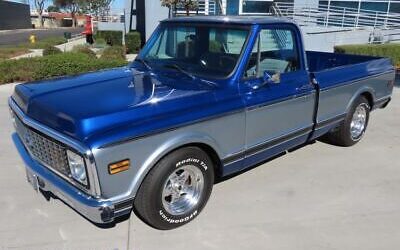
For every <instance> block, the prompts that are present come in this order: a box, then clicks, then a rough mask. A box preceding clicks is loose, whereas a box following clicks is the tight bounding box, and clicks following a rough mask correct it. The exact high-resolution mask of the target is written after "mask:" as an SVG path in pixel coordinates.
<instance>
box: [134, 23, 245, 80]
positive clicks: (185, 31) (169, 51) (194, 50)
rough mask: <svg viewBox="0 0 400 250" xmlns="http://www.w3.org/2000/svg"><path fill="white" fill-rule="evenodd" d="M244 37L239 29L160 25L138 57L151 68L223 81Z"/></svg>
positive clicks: (235, 62) (229, 70)
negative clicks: (166, 69) (155, 35)
mask: <svg viewBox="0 0 400 250" xmlns="http://www.w3.org/2000/svg"><path fill="white" fill-rule="evenodd" d="M248 33H249V30H248V29H243V28H239V27H233V28H231V27H226V26H216V25H213V26H207V25H195V24H194V25H185V24H164V25H162V26H161V27H160V30H159V32H158V33H157V37H156V38H155V42H153V43H151V44H149V45H148V46H149V48H144V49H143V53H142V54H141V55H140V56H141V59H142V60H143V61H145V62H146V63H148V64H149V65H150V66H151V67H153V66H160V67H165V68H169V69H176V70H177V71H180V72H184V73H185V74H186V75H190V74H191V75H200V76H205V77H210V78H223V77H227V76H228V75H229V74H230V73H231V72H232V71H233V69H234V68H235V66H236V64H237V62H238V60H239V57H240V54H241V53H242V49H243V47H244V44H245V42H246V39H247V36H248Z"/></svg>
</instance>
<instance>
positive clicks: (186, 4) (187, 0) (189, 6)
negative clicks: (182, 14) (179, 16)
mask: <svg viewBox="0 0 400 250" xmlns="http://www.w3.org/2000/svg"><path fill="white" fill-rule="evenodd" d="M180 5H181V6H182V7H183V8H184V9H185V10H186V15H187V16H189V12H190V11H191V10H197V8H198V6H199V4H198V2H197V0H180Z"/></svg>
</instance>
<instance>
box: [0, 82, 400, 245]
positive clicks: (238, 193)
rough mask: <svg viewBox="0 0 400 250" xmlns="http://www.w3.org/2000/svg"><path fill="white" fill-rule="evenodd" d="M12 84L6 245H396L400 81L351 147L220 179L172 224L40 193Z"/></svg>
mask: <svg viewBox="0 0 400 250" xmlns="http://www.w3.org/2000/svg"><path fill="white" fill-rule="evenodd" d="M11 92H12V85H5V86H0V128H1V129H0V138H1V139H0V163H1V166H0V169H1V171H2V173H1V174H0V197H1V199H0V249H24V250H25V249H38V250H39V249H40V250H43V249H96V250H97V249H110V250H115V249H127V248H128V245H129V249H140V250H164V249H165V250H168V249H171V250H172V249H174V250H183V249H190V250H197V249H198V250H200V249H201V250H204V249H229V250H236V249H238V250H243V249H252V250H255V249H268V250H269V249H278V250H291V249H294V250H303V249H304V250H314V249H315V250H321V249H322V250H324V249H326V250H334V249H337V250H343V249H346V250H347V249H360V250H369V249H371V250H372V249H374V250H375V249H379V250H386V249H387V250H396V249H399V246H400V195H399V193H400V161H399V159H398V155H399V150H400V132H399V128H400V118H399V117H400V89H399V88H397V89H396V90H395V93H394V98H393V101H392V103H390V105H389V106H388V108H386V109H384V110H377V111H376V112H373V113H372V115H371V120H370V124H369V128H368V131H367V133H366V135H365V137H364V138H363V140H362V141H361V142H360V143H358V144H357V145H355V146H354V147H350V148H341V147H335V146H331V145H329V144H325V143H322V142H316V143H315V144H312V145H308V146H306V147H303V148H301V149H299V150H297V151H294V152H292V153H290V154H287V155H285V156H282V157H280V158H277V159H275V160H272V161H270V162H268V163H266V164H263V165H261V166H259V167H257V168H254V169H252V170H250V171H247V172H245V173H243V174H241V175H238V176H236V177H233V178H231V179H229V180H226V181H224V182H221V183H219V184H217V185H215V187H214V190H213V193H212V195H211V198H210V200H209V203H208V205H207V206H206V208H205V209H204V211H203V212H202V213H201V214H200V215H199V216H198V217H197V218H196V220H194V221H193V222H191V223H190V224H188V225H185V226H183V227H181V228H178V229H176V230H172V231H158V230H155V229H152V228H150V227H149V226H147V225H145V224H144V223H142V222H141V221H140V220H139V219H138V218H137V217H136V216H134V215H132V216H131V217H130V219H128V220H124V221H122V222H120V223H117V224H116V225H115V226H114V227H111V228H99V227H97V226H95V225H93V224H92V223H90V222H89V221H87V220H85V219H84V218H83V217H82V216H80V215H79V214H77V213H76V212H74V211H73V210H72V209H71V208H70V207H68V206H66V205H65V204H64V203H62V202H61V201H59V200H57V199H50V201H47V200H46V199H45V198H44V197H43V196H42V195H41V194H40V193H39V194H38V193H36V192H35V191H34V190H33V189H32V188H31V187H30V185H29V184H28V183H27V182H26V180H25V171H24V166H23V163H22V160H21V159H20V158H19V156H18V154H17V152H16V150H15V148H14V146H13V143H12V141H11V134H12V133H13V128H12V124H11V122H10V119H9V114H8V108H7V97H8V96H9V95H10V94H11ZM266 125H267V124H266Z"/></svg>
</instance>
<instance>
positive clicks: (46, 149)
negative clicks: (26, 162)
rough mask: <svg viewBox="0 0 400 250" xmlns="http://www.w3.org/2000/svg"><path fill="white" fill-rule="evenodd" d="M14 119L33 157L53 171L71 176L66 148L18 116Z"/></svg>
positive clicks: (20, 135) (17, 129) (18, 132)
mask: <svg viewBox="0 0 400 250" xmlns="http://www.w3.org/2000/svg"><path fill="white" fill-rule="evenodd" d="M14 119H15V127H16V131H17V134H18V135H19V137H20V138H21V140H22V142H23V143H24V145H25V147H26V148H27V149H28V151H29V153H30V154H31V156H32V157H33V158H35V159H36V160H37V161H39V162H40V163H42V164H43V165H45V166H46V167H48V168H50V169H51V170H53V171H55V172H57V173H59V174H62V175H64V176H66V177H67V176H69V175H70V170H69V166H68V160H67V154H66V148H65V147H64V146H63V145H62V144H61V143H58V142H56V141H54V140H52V139H50V138H47V137H46V136H44V135H42V134H41V133H39V132H36V131H35V130H33V129H31V128H29V127H27V126H25V125H24V124H23V123H22V122H21V121H20V119H19V118H18V117H17V116H16V115H14Z"/></svg>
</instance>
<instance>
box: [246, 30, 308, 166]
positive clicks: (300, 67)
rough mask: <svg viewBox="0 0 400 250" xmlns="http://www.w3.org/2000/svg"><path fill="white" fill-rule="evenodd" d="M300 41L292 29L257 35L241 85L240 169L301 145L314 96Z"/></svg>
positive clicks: (305, 134)
mask: <svg viewBox="0 0 400 250" xmlns="http://www.w3.org/2000/svg"><path fill="white" fill-rule="evenodd" d="M301 42H302V41H301V36H300V35H299V32H298V30H297V28H295V27H294V26H291V25H279V27H278V26H277V27H276V28H274V26H269V27H264V28H261V29H260V31H259V33H258V37H257V39H256V40H255V42H254V45H253V50H252V53H251V54H250V55H248V57H249V58H248V60H247V66H246V67H245V70H244V75H243V79H242V81H241V83H240V89H241V92H242V96H243V99H244V103H245V105H246V136H245V137H246V142H245V145H246V153H245V165H246V164H247V165H248V164H255V163H258V162H261V161H263V160H265V159H267V158H269V157H272V156H274V155H276V154H279V153H281V152H283V151H285V150H287V149H289V148H292V147H295V146H297V145H300V144H303V143H305V142H306V141H307V138H308V136H309V135H310V132H311V131H312V127H313V115H314V107H315V101H316V95H315V89H314V86H313V85H312V84H311V82H310V79H309V74H308V72H307V69H306V67H305V60H304V59H305V58H304V54H303V51H304V50H303V46H302V45H301V44H302V43H301Z"/></svg>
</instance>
